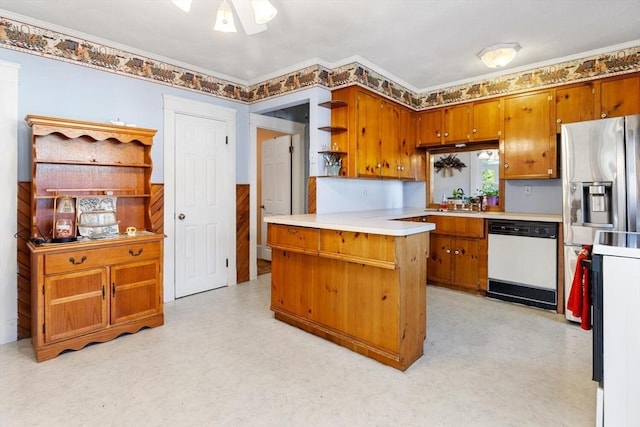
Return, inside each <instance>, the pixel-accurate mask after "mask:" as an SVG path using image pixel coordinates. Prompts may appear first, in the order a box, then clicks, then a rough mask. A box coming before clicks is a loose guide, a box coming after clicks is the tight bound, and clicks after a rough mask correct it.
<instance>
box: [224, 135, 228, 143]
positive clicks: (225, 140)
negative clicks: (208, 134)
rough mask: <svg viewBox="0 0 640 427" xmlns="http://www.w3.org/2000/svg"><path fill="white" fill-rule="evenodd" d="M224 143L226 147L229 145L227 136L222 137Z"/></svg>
mask: <svg viewBox="0 0 640 427" xmlns="http://www.w3.org/2000/svg"><path fill="white" fill-rule="evenodd" d="M224 143H225V144H227V145H229V137H228V136H225V137H224Z"/></svg>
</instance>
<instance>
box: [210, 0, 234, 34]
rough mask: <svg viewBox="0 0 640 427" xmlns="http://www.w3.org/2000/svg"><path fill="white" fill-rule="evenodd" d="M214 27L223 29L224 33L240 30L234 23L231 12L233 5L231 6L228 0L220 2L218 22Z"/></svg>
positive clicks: (219, 29) (217, 15)
mask: <svg viewBox="0 0 640 427" xmlns="http://www.w3.org/2000/svg"><path fill="white" fill-rule="evenodd" d="M213 29H214V30H215V31H222V32H223V33H235V32H237V31H238V30H236V26H235V24H234V23H233V12H231V6H229V3H227V0H222V4H220V7H219V8H218V13H217V14H216V24H215V25H214V27H213Z"/></svg>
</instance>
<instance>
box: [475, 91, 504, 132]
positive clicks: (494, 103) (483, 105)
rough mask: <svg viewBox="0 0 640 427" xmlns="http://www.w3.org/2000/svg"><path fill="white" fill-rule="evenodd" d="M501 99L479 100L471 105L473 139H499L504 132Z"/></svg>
mask: <svg viewBox="0 0 640 427" xmlns="http://www.w3.org/2000/svg"><path fill="white" fill-rule="evenodd" d="M501 111H502V100H501V99H490V100H488V101H477V102H474V103H473V105H472V106H471V141H497V140H498V139H499V138H500V135H501V133H502V120H501V119H500V113H501Z"/></svg>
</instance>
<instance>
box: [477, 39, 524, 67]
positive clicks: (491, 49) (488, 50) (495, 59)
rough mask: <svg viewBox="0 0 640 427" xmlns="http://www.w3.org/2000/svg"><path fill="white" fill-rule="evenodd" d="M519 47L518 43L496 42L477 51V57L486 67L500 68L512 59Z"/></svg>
mask: <svg viewBox="0 0 640 427" xmlns="http://www.w3.org/2000/svg"><path fill="white" fill-rule="evenodd" d="M520 49H521V47H520V45H519V44H518V43H498V44H494V45H492V46H487V47H485V48H484V49H482V50H481V51H480V52H479V53H478V58H480V59H481V60H482V62H484V64H485V65H486V66H487V67H491V68H500V67H504V66H505V65H507V64H508V63H510V62H511V61H513V59H514V58H515V57H516V54H517V53H518V51H519V50H520Z"/></svg>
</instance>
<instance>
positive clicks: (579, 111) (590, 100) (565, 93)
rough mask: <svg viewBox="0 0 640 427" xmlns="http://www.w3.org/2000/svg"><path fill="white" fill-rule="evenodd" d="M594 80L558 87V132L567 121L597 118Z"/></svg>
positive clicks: (573, 121)
mask: <svg viewBox="0 0 640 427" xmlns="http://www.w3.org/2000/svg"><path fill="white" fill-rule="evenodd" d="M594 96H595V89H594V86H593V82H587V83H581V84H579V85H570V86H562V87H559V88H557V89H556V124H557V126H556V132H557V133H560V131H561V127H562V125H563V124H566V123H575V122H582V121H585V120H593V119H595V115H594V101H595V98H594Z"/></svg>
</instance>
